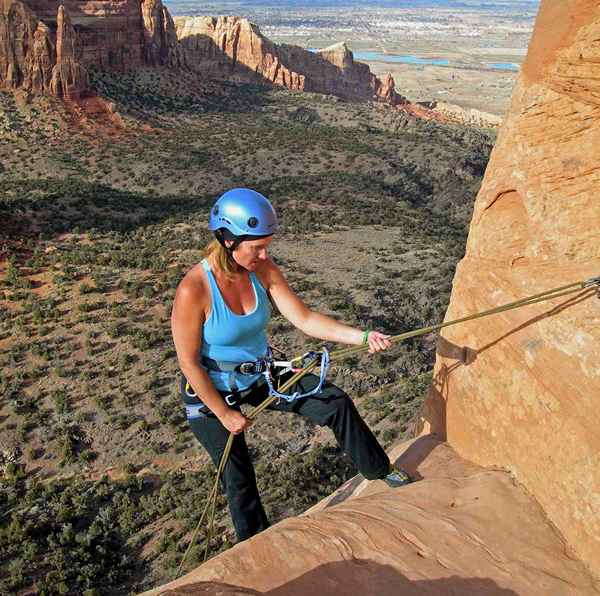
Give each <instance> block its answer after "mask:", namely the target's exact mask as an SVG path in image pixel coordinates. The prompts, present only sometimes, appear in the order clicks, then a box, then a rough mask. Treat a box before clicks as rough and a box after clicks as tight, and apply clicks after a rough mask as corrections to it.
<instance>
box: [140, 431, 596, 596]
mask: <svg viewBox="0 0 600 596" xmlns="http://www.w3.org/2000/svg"><path fill="white" fill-rule="evenodd" d="M400 452H401V453H402V456H401V461H402V465H403V466H404V467H405V468H407V469H408V470H410V471H411V472H412V473H413V474H414V475H415V476H416V477H417V478H419V482H415V483H414V484H412V485H409V486H407V487H404V488H402V489H390V488H388V487H387V486H386V485H385V484H384V483H383V482H381V481H375V482H367V481H362V482H360V478H357V479H355V480H351V481H349V482H348V483H347V484H346V485H344V486H343V487H342V488H340V489H339V490H338V491H337V492H336V493H334V494H333V495H332V496H331V497H330V498H329V499H327V500H326V501H325V502H322V503H321V504H319V505H318V506H317V507H315V508H313V509H312V510H311V511H309V512H308V513H307V514H305V515H302V516H300V517H296V518H291V519H287V520H284V521H283V522H280V523H279V524H277V525H276V526H274V527H272V528H269V529H268V530H266V531H265V532H262V533H261V534H259V535H257V536H255V537H254V538H251V539H250V540H247V541H245V542H242V543H241V544H239V545H237V546H235V547H233V548H232V549H231V550H229V551H227V552H225V553H223V554H221V555H218V556H216V557H214V558H213V559H211V560H210V561H208V562H207V563H205V564H204V565H202V566H200V567H198V568H197V569H196V570H194V571H192V572H191V573H189V574H188V575H186V576H184V577H182V578H180V579H179V580H177V581H175V582H171V583H169V584H167V585H165V586H163V587H162V588H158V589H156V590H152V591H151V592H148V593H147V595H148V596H150V595H153V596H157V595H159V594H161V595H165V596H166V595H168V596H179V595H183V594H194V595H197V596H199V595H201V594H211V595H213V594H214V595H216V594H224V595H225V594H231V595H232V596H233V595H240V596H241V595H246V594H268V595H269V596H306V594H315V595H316V594H318V595H319V596H342V595H343V596H346V595H348V596H350V595H354V594H360V595H361V596H423V595H429V596H444V595H447V596H516V595H517V594H519V595H521V594H522V595H527V596H548V595H550V594H552V596H569V595H571V596H576V595H577V596H593V595H594V594H595V595H596V596H597V595H598V593H599V592H598V591H596V590H595V588H594V580H593V579H592V577H591V576H590V574H589V572H588V571H587V570H586V569H585V567H584V565H583V564H582V563H581V562H579V561H576V560H573V559H572V558H571V557H570V556H569V555H568V553H565V550H564V544H563V542H562V540H561V539H560V537H559V536H558V535H557V533H556V532H555V531H554V530H553V528H552V527H551V526H550V525H549V524H548V523H547V520H546V518H545V516H544V512H543V511H542V509H541V508H540V507H539V505H538V504H537V503H536V501H535V500H534V499H533V498H531V497H530V496H529V495H527V494H526V493H525V492H524V491H523V490H522V489H521V488H519V487H518V486H516V485H515V483H514V482H513V480H512V478H511V476H510V475H509V474H508V473H506V472H501V471H498V470H485V469H483V468H480V467H479V466H476V465H474V464H471V463H468V462H466V461H465V460H463V459H461V458H460V457H459V456H457V455H456V453H455V452H454V451H453V449H452V448H451V447H449V446H448V445H445V444H442V443H440V442H438V441H436V440H435V439H432V438H421V439H418V440H416V441H413V442H411V443H410V444H408V445H404V446H403V447H402V448H400V449H399V450H398V453H400ZM395 455H396V453H392V454H391V456H392V458H393V459H394V456H395Z"/></svg>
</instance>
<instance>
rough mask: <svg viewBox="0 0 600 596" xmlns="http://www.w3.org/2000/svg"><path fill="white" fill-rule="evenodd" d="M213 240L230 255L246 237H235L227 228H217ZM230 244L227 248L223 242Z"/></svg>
mask: <svg viewBox="0 0 600 596" xmlns="http://www.w3.org/2000/svg"><path fill="white" fill-rule="evenodd" d="M215 238H216V239H217V240H218V241H219V244H220V245H221V246H222V247H223V248H224V249H225V250H226V251H227V252H228V253H229V254H231V253H232V252H233V251H234V250H235V249H236V248H237V247H238V246H239V245H240V244H241V243H242V241H243V240H245V239H246V236H236V235H235V234H232V233H231V232H230V231H229V230H228V229H227V228H219V229H218V230H215ZM226 240H227V241H229V242H232V244H231V245H230V246H227V244H226V243H225V241H226Z"/></svg>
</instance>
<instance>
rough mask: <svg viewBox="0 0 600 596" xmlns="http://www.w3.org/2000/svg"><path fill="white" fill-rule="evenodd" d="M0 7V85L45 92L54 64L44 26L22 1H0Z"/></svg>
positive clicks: (49, 41) (50, 42)
mask: <svg viewBox="0 0 600 596" xmlns="http://www.w3.org/2000/svg"><path fill="white" fill-rule="evenodd" d="M0 6H1V9H2V10H1V12H0V82H1V83H3V84H4V85H5V86H7V87H10V88H13V89H14V88H17V87H24V88H25V89H27V90H32V91H37V92H44V91H46V90H48V89H49V85H50V80H51V78H52V67H53V65H54V45H53V44H52V41H51V39H50V34H49V29H48V27H47V26H46V25H44V23H40V22H38V20H37V19H36V18H35V16H34V15H33V13H32V12H31V10H30V9H29V8H28V7H27V6H26V5H25V4H23V3H22V2H17V1H15V0H3V1H2V4H1V5H0Z"/></svg>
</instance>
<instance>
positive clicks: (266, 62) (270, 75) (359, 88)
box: [175, 17, 406, 105]
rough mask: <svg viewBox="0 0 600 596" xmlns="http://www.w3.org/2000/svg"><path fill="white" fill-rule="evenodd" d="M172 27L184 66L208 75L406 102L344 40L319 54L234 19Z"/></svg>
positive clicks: (189, 20) (185, 20)
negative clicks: (278, 41) (277, 40)
mask: <svg viewBox="0 0 600 596" xmlns="http://www.w3.org/2000/svg"><path fill="white" fill-rule="evenodd" d="M175 27H176V31H177V37H178V38H179V40H180V42H181V45H182V46H183V48H184V53H185V62H186V64H187V65H188V66H189V67H190V68H192V69H193V70H196V71H198V72H199V73H202V74H204V75H206V76H208V77H219V78H226V79H232V78H239V79H241V80H248V79H249V78H250V77H252V76H253V75H259V77H260V78H262V79H265V80H267V81H269V82H271V83H273V84H275V85H279V86H282V87H287V88H288V89H291V90H298V91H314V92H317V93H326V94H331V95H337V96H340V97H348V98H353V99H376V100H381V101H384V102H386V103H389V104H391V105H398V104H401V103H405V102H406V100H405V99H404V98H403V97H402V96H400V95H399V94H398V93H397V92H396V90H395V86H394V79H393V78H392V77H391V76H388V77H386V79H385V81H381V80H380V79H378V78H377V77H376V76H375V75H374V74H372V73H371V71H370V70H369V67H368V66H367V65H366V64H363V63H361V62H355V61H354V57H353V54H352V52H351V51H350V50H349V49H348V48H347V47H346V45H345V44H344V43H338V44H335V45H333V46H331V47H329V48H325V49H323V50H320V51H318V52H309V51H308V50H305V49H303V48H300V47H298V46H291V45H278V44H274V43H273V42H271V41H270V40H269V39H268V38H266V37H264V36H263V35H262V34H261V33H260V30H259V28H258V27H257V26H256V25H254V24H253V23H250V22H249V21H248V20H247V19H242V18H239V17H218V18H212V17H176V18H175ZM253 78H254V79H255V80H256V77H255V76H254V77H253Z"/></svg>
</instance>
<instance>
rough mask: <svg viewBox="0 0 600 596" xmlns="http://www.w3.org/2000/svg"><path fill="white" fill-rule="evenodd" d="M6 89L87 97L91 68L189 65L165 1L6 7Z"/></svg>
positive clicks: (14, 2) (1, 74)
mask: <svg viewBox="0 0 600 596" xmlns="http://www.w3.org/2000/svg"><path fill="white" fill-rule="evenodd" d="M2 2H3V4H2V12H1V13H0V84H2V85H3V86H5V87H10V88H13V89H16V88H22V89H25V90H27V91H32V92H36V93H51V94H53V95H56V96H58V97H63V98H65V99H75V98H79V97H81V96H82V95H84V94H85V93H86V92H88V87H89V82H88V74H87V69H88V68H89V67H94V68H99V69H109V70H115V71H117V72H120V71H128V70H133V69H136V68H139V67H141V66H170V67H181V66H184V61H183V52H182V49H181V47H180V45H179V42H178V41H177V36H176V33H175V25H174V23H173V19H172V18H171V15H170V14H169V12H168V10H167V9H166V8H165V7H164V6H163V5H162V3H161V1H160V0H143V1H142V2H139V1H136V0H114V1H113V0H96V1H93V2H78V1H76V0H65V2H63V3H59V2H58V0H27V1H26V2H20V1H18V0H2Z"/></svg>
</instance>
